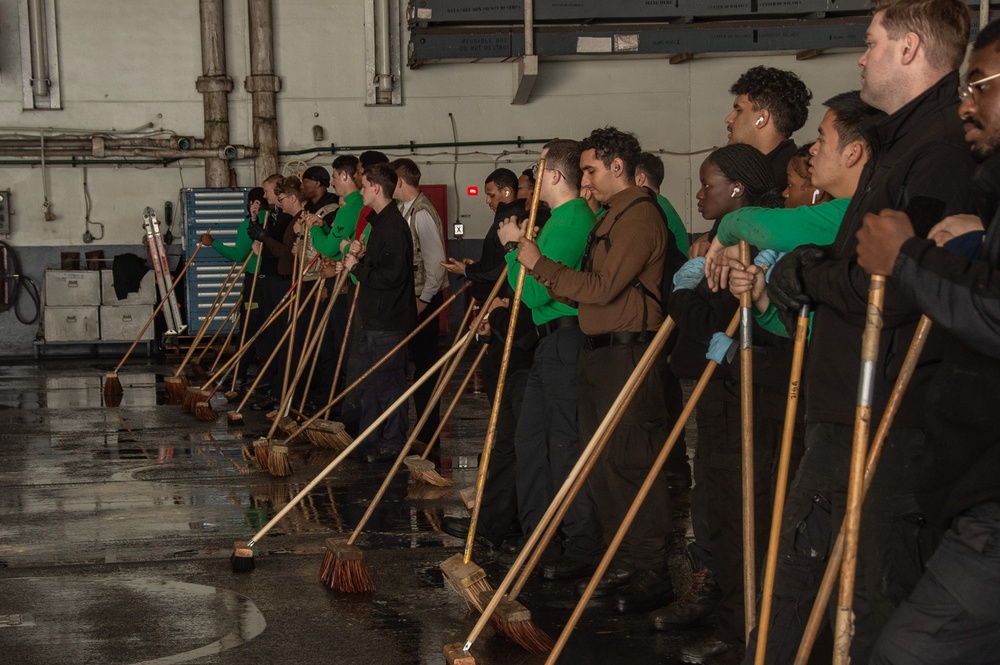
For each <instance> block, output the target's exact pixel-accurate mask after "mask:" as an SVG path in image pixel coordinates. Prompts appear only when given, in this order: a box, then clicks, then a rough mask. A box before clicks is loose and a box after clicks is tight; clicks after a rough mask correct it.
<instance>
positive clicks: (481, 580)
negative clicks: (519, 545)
mask: <svg viewBox="0 0 1000 665" xmlns="http://www.w3.org/2000/svg"><path fill="white" fill-rule="evenodd" d="M544 171H545V158H544V157H542V158H540V159H539V160H538V173H543V172H544ZM541 185H542V179H541V178H539V179H538V180H536V181H535V191H534V192H533V194H532V196H531V210H530V212H529V214H528V226H527V229H526V231H525V237H526V238H528V239H529V240H530V239H532V238H533V237H534V232H535V220H536V218H537V215H538V199H539V195H540V194H541ZM526 274H527V271H526V270H524V269H522V270H519V271H518V273H517V284H516V287H515V289H514V298H513V299H512V300H511V304H510V323H509V324H508V327H507V337H506V339H505V340H504V347H503V356H502V357H501V360H500V371H499V373H498V374H497V389H496V395H495V396H494V398H493V406H492V408H491V409H490V420H489V424H488V425H487V428H486V439H485V441H483V453H482V457H481V458H480V461H479V469H478V472H477V473H476V506H475V508H474V509H473V511H472V515H471V517H470V521H469V532H468V534H466V537H465V551H464V552H463V553H461V554H456V555H455V556H453V557H450V558H449V559H447V560H445V561H444V562H442V563H441V572H442V573H444V577H445V579H446V580H447V581H448V584H449V585H450V586H451V588H452V589H454V590H455V591H456V592H457V593H458V594H459V595H460V596H462V597H463V598H464V599H465V600H466V602H467V603H468V604H469V605H470V607H475V608H476V609H477V610H479V611H480V612H481V611H482V609H483V605H482V601H481V600H480V595H481V594H484V593H490V592H492V590H493V589H492V587H491V586H490V583H489V582H488V581H487V580H486V572H485V571H484V570H483V569H482V568H480V567H479V566H478V565H476V564H475V563H474V562H473V561H472V548H473V545H474V544H475V542H476V526H477V525H478V522H479V508H480V507H481V506H482V500H483V491H484V489H485V487H486V474H487V472H488V470H489V464H490V456H491V455H492V453H493V442H494V441H495V440H496V435H497V423H498V422H499V420H500V407H501V402H502V401H503V399H502V398H503V390H504V383H505V382H506V380H507V370H508V367H509V365H510V353H511V350H512V349H513V348H514V337H515V334H514V331H515V330H516V326H517V318H518V317H517V315H518V312H519V310H520V309H521V308H520V304H521V295H522V293H523V292H524V278H525V276H526ZM494 288H497V287H496V286H494ZM485 311H486V308H485V307H484V308H483V310H482V311H481V312H480V314H481V315H483V316H485V315H484V314H483V312H485ZM481 320H482V319H481V318H480V321H481ZM469 334H470V335H471V333H469Z"/></svg>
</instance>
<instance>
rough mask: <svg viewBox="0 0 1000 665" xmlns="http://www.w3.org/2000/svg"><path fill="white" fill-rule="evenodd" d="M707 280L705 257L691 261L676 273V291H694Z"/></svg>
mask: <svg viewBox="0 0 1000 665" xmlns="http://www.w3.org/2000/svg"><path fill="white" fill-rule="evenodd" d="M703 279H705V257H704V256H699V257H698V258H696V259H691V260H690V261H688V262H687V263H685V264H684V265H682V266H681V267H680V268H678V269H677V272H675V273H674V291H680V290H681V289H693V288H694V287H696V286H698V285H699V284H701V280H703Z"/></svg>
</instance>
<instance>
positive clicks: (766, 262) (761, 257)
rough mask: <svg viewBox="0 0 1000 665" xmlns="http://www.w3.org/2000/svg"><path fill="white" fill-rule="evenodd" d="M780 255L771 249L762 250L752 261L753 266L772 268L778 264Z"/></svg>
mask: <svg viewBox="0 0 1000 665" xmlns="http://www.w3.org/2000/svg"><path fill="white" fill-rule="evenodd" d="M780 256H781V255H780V254H778V252H776V251H774V250H773V249H762V250H760V253H759V254H757V256H755V257H754V259H753V264H754V265H755V266H761V267H763V266H767V267H768V268H773V267H774V264H775V263H777V262H778V257H780Z"/></svg>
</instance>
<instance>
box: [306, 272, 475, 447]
mask: <svg viewBox="0 0 1000 665" xmlns="http://www.w3.org/2000/svg"><path fill="white" fill-rule="evenodd" d="M468 287H469V284H468V283H467V284H466V285H465V286H463V287H462V288H461V289H459V290H458V291H455V293H453V294H452V295H451V296H449V297H448V299H447V300H445V301H444V302H443V303H441V305H440V306H439V307H438V308H437V309H436V310H434V313H433V314H432V315H430V316H428V317H427V318H426V319H425V320H424V321H423V322H422V323H420V324H419V325H418V326H417V327H416V328H414V329H413V330H411V331H410V333H409V334H408V335H407V336H406V337H404V338H403V339H402V340H401V341H400V342H399V344H397V345H396V346H394V347H392V348H391V349H389V351H388V352H387V353H386V354H385V355H384V356H382V357H381V358H379V359H378V360H377V361H376V362H375V364H374V365H372V366H371V367H370V368H368V370H367V371H365V373H364V374H362V375H361V376H359V377H358V378H357V379H355V380H354V382H353V383H351V385H349V386H347V387H346V388H344V390H343V391H342V392H341V393H340V394H339V395H337V396H336V397H334V398H333V399H331V400H330V401H329V402H327V403H326V405H325V406H323V408H321V409H320V410H319V411H317V412H316V413H314V414H313V415H312V417H310V418H309V419H308V420H306V421H305V422H304V423H302V425H300V426H299V430H298V432H296V434H293V435H292V436H291V437H289V438H288V440H289V441H291V440H292V438H294V437H295V436H297V435H298V433H300V432H303V431H305V429H306V427H309V425H312V424H313V423H314V422H316V421H317V420H319V419H320V418H322V417H323V416H324V415H325V414H326V413H327V412H328V411H329V410H330V409H332V408H333V407H335V406H336V405H337V404H338V403H340V400H342V399H344V397H345V396H346V395H347V394H348V393H349V392H351V391H352V390H354V389H355V388H357V387H358V386H360V385H361V384H362V383H363V382H364V380H365V379H367V378H368V377H369V376H371V375H372V374H373V373H374V372H375V371H376V370H377V369H378V368H379V367H381V366H382V365H383V364H385V363H386V362H388V361H389V358H391V357H392V356H393V354H395V353H397V352H398V351H399V350H400V349H402V348H404V347H405V346H406V345H407V344H409V343H410V340H411V339H413V338H414V336H415V335H416V334H417V333H418V332H420V331H421V330H422V329H423V328H424V326H426V325H428V324H430V322H431V321H435V320H436V319H437V315H438V314H440V313H441V312H442V311H443V310H444V309H445V308H446V307H447V306H448V305H450V304H451V303H452V302H453V301H454V300H455V299H456V298H458V296H459V295H460V294H461V293H462V291H464V290H465V289H467V288H468ZM358 288H360V285H358ZM455 350H456V351H457V350H458V347H457V346H456V347H455ZM448 357H449V358H450V357H451V354H450V353H449V355H448ZM434 366H435V367H437V366H438V365H434ZM428 371H430V370H428ZM435 371H436V370H435ZM421 378H423V377H421ZM421 383H424V382H423V381H421Z"/></svg>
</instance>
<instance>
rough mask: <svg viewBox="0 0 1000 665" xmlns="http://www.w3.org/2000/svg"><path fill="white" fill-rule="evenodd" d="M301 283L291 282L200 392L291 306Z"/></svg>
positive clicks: (310, 263)
mask: <svg viewBox="0 0 1000 665" xmlns="http://www.w3.org/2000/svg"><path fill="white" fill-rule="evenodd" d="M319 257H320V255H319V254H317V255H316V256H315V257H313V260H312V261H310V262H309V265H308V266H306V269H305V270H304V271H303V274H305V273H306V272H308V271H309V269H310V268H312V265H313V263H315V262H316V260H317V259H318V258H319ZM301 281H302V278H301V277H300V278H299V279H298V280H296V281H294V282H292V285H291V286H289V287H288V290H287V291H285V295H283V296H281V300H279V301H278V304H277V306H276V307H275V308H274V311H273V312H271V314H270V315H269V316H268V317H267V320H266V321H264V322H263V323H262V324H261V326H260V328H259V329H258V330H257V332H255V333H254V334H253V335H251V337H250V339H248V340H247V341H246V343H245V344H244V345H243V346H241V347H240V348H239V349H237V350H236V353H234V354H233V357H232V358H230V359H229V360H228V361H226V364H225V365H223V366H222V367H220V368H219V371H218V372H216V373H215V374H213V375H212V376H211V377H210V378H209V379H208V381H206V382H205V385H204V386H202V388H201V389H202V390H205V389H207V388H208V386H210V385H211V384H212V383H214V382H215V380H216V379H217V378H219V377H220V376H221V375H222V374H223V373H225V371H226V370H227V369H229V368H230V367H231V366H232V365H234V364H235V363H236V362H237V361H238V360H239V359H240V356H242V355H243V354H244V353H246V352H247V349H249V348H250V347H251V346H252V345H253V343H254V342H255V341H257V338H258V337H260V335H261V334H262V333H263V332H264V330H265V329H266V328H267V327H268V326H270V325H271V324H272V323H274V322H275V321H276V320H277V318H278V317H279V316H281V313H282V312H284V311H285V310H286V309H288V307H289V306H290V305H291V304H292V300H291V297H292V294H293V293H295V292H296V291H297V290H298V288H299V283H300V282H301Z"/></svg>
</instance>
